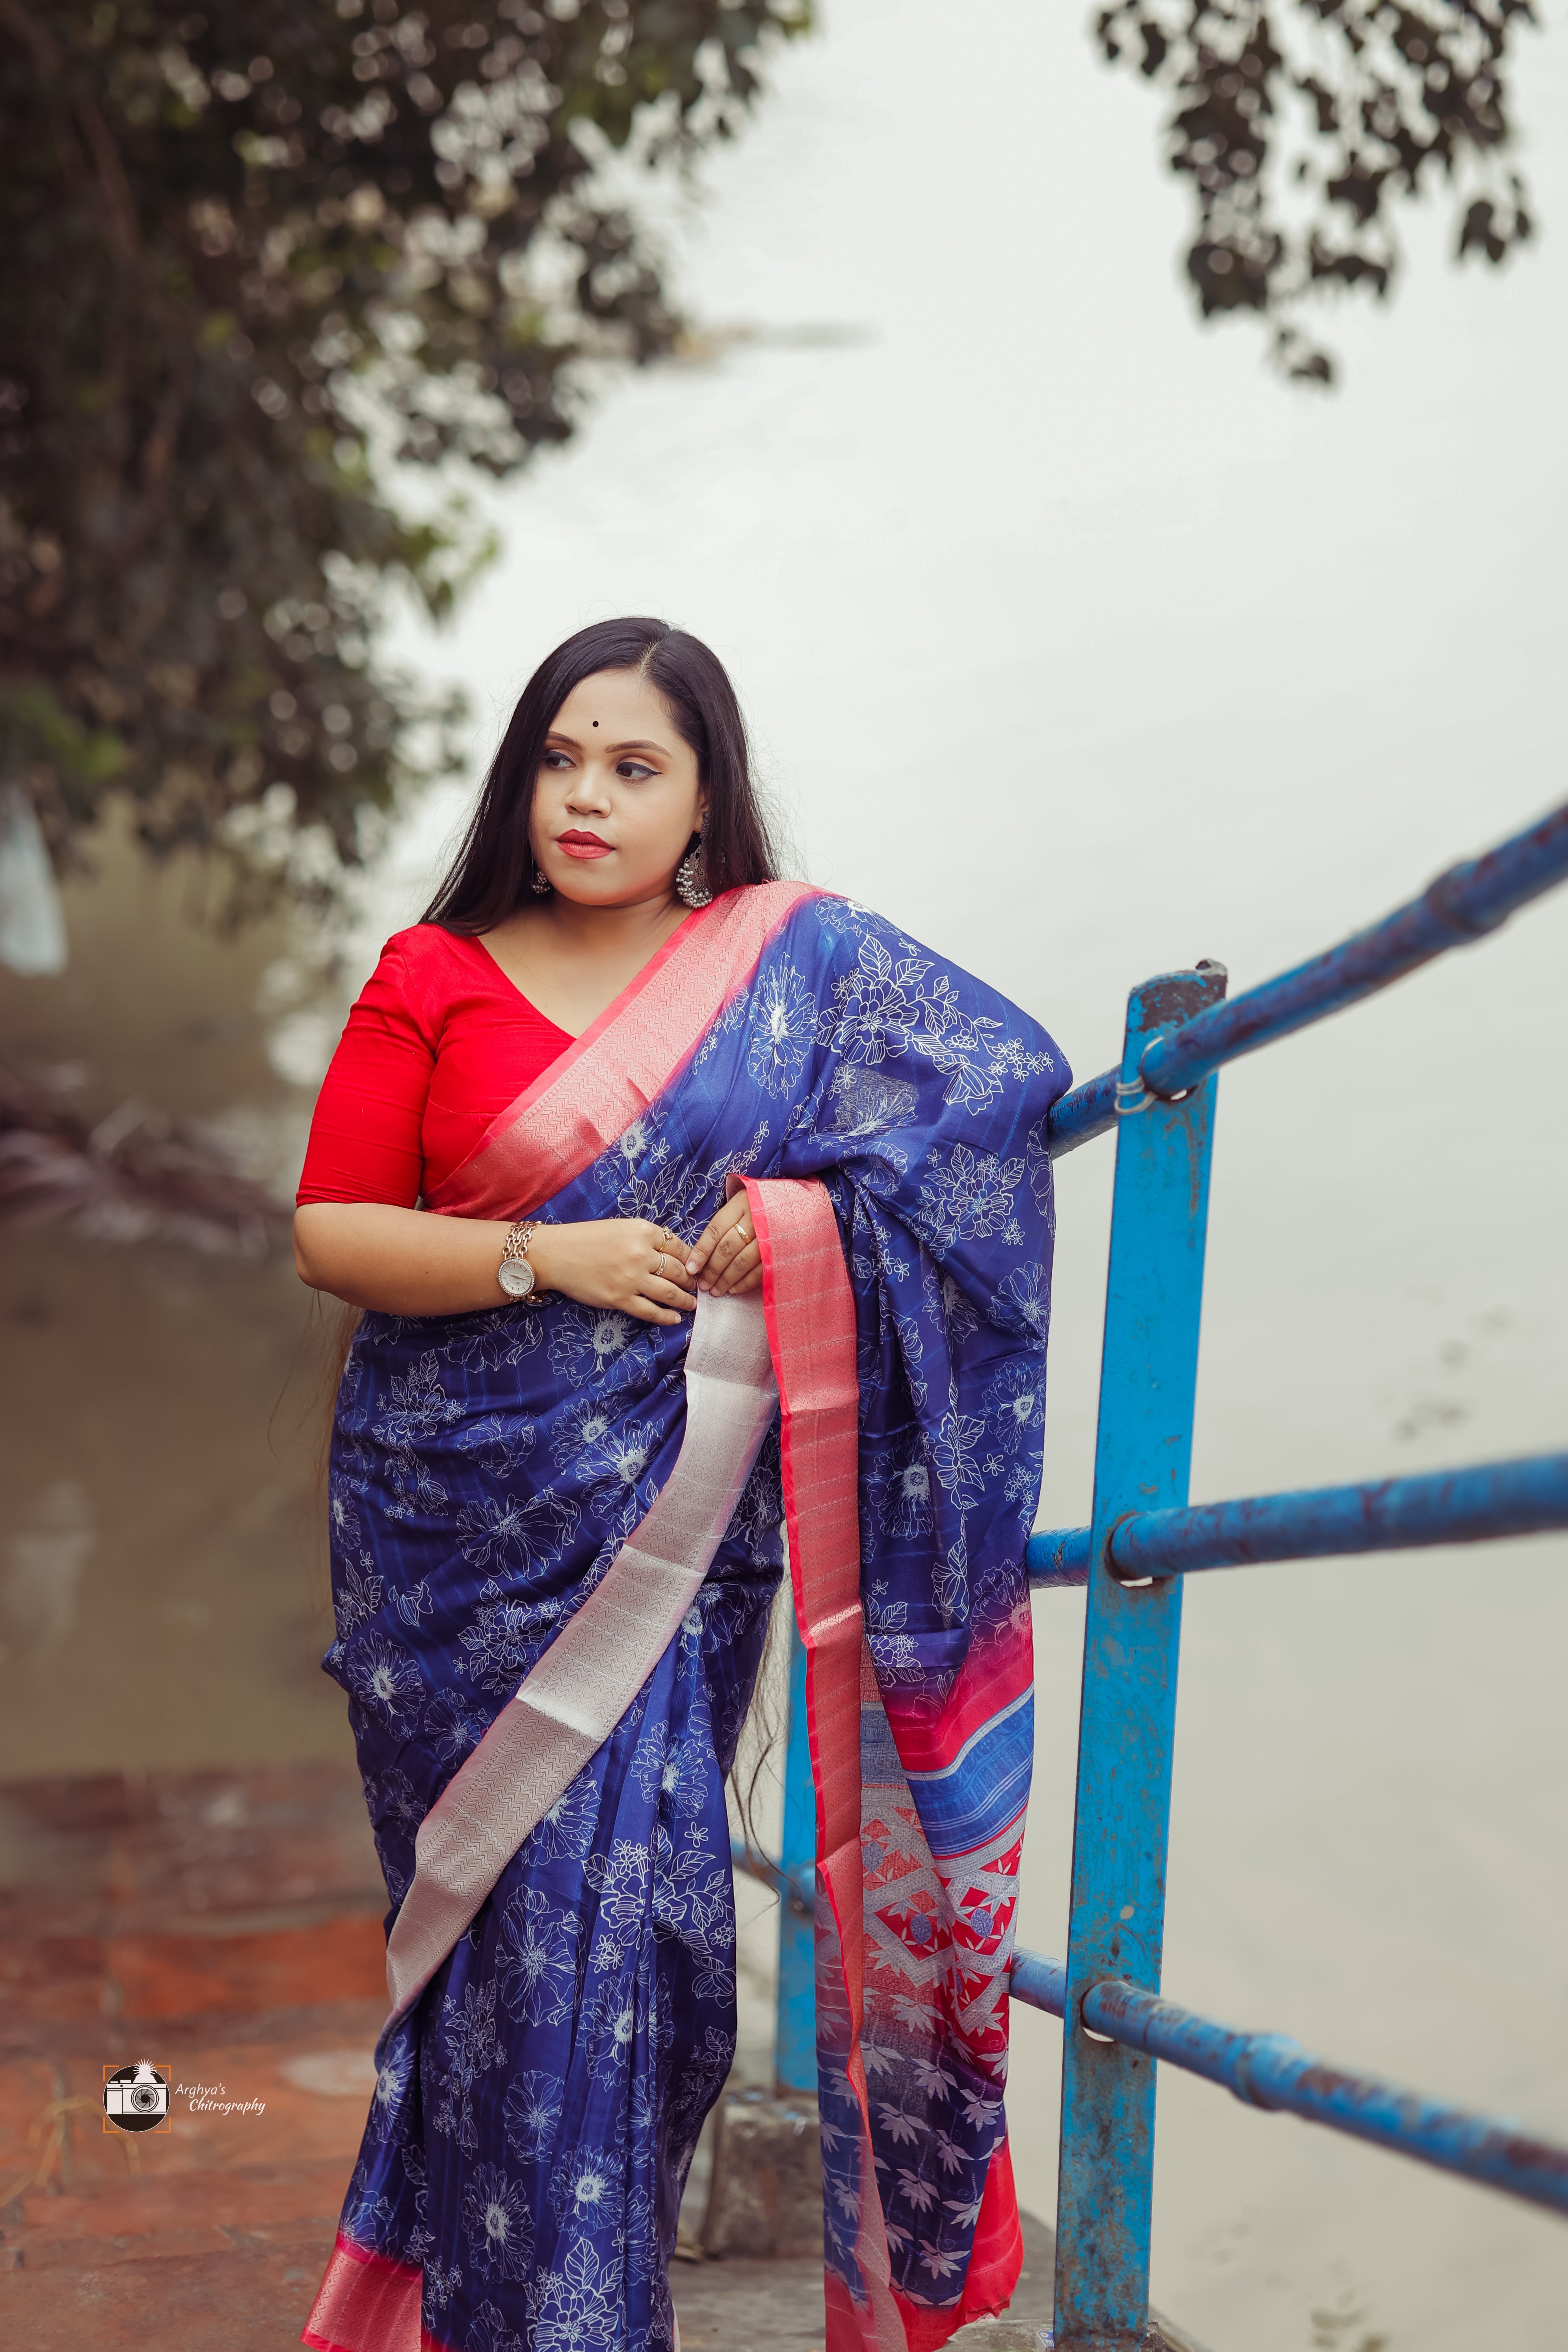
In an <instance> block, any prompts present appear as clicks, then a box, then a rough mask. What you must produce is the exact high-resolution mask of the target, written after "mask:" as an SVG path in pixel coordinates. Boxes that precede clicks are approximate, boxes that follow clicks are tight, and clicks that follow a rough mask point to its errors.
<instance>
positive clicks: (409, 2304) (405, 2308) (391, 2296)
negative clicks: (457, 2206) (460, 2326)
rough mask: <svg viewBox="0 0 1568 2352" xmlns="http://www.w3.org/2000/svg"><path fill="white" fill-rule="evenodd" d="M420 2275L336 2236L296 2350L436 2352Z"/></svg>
mask: <svg viewBox="0 0 1568 2352" xmlns="http://www.w3.org/2000/svg"><path fill="white" fill-rule="evenodd" d="M423 2285H424V2273H423V2272H422V2271H418V2270H416V2269H414V2268H413V2267H412V2265H411V2264H409V2263H399V2262H395V2261H394V2260H393V2258H392V2257H391V2256H390V2255H389V2254H378V2253H375V2252H373V2251H372V2249H371V2248H370V2247H368V2246H356V2245H355V2244H354V2242H353V2239H352V2238H345V2237H344V2236H343V2233H342V2231H341V2230H340V2231H339V2232H338V2242H337V2244H336V2245H335V2246H334V2247H333V2248H332V2252H331V2259H330V2261H329V2262H328V2263H327V2267H326V2271H325V2273H324V2274H323V2276H322V2279H321V2285H320V2287H319V2288H318V2289H317V2293H316V2300H315V2302H314V2303H313V2304H312V2305H310V2317H309V2319H307V2320H306V2322H305V2326H304V2329H303V2331H302V2333H301V2335H300V2343H301V2344H309V2345H310V2346H312V2347H314V2352H441V2347H440V2346H439V2345H438V2344H437V2341H436V2338H435V2337H434V2336H429V2335H426V2331H425V2326H424V2318H423V2313H422V2310H421V2298H422V2293H423Z"/></svg>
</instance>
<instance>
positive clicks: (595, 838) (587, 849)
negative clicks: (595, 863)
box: [555, 831, 613, 858]
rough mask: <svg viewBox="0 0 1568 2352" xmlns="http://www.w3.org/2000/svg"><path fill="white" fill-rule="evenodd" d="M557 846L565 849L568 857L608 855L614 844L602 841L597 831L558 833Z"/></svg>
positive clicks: (556, 837)
mask: <svg viewBox="0 0 1568 2352" xmlns="http://www.w3.org/2000/svg"><path fill="white" fill-rule="evenodd" d="M555 846H556V848H557V849H563V850H564V851H565V853H566V855H567V856H568V857H584V858H586V857H608V856H609V854H610V851H611V848H612V846H613V845H612V844H611V843H610V842H607V841H601V839H600V838H599V835H597V834H596V833H578V832H576V831H573V832H570V833H558V834H557V835H556V836H555Z"/></svg>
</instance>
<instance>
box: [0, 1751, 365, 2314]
mask: <svg viewBox="0 0 1568 2352" xmlns="http://www.w3.org/2000/svg"><path fill="white" fill-rule="evenodd" d="M0 1841H3V1845H4V1851H5V1856H6V1861H7V1864H8V1868H7V1883H6V1885H5V1886H4V1887H0V1955H3V1957H0V2342H3V2343H4V2345H5V2347H6V2352H12V2347H16V2352H57V2347H58V2352H88V2347H119V2346H126V2347H129V2346H132V2345H136V2346H139V2347H144V2346H146V2345H149V2344H152V2345H156V2346H157V2347H159V2352H263V2347H266V2352H282V2347H287V2346H291V2345H294V2344H296V2343H298V2341H299V2336H300V2327H301V2326H302V2325H303V2322H304V2318H305V2315H306V2313H307V2311H308V2310H309V2308H310V2302H311V2299H312V2297H313V2295H314V2294H315V2291H316V2287H317V2284H318V2283H319V2281H320V2278H321V2270H322V2266H323V2264H324V2263H325V2262H326V2259H327V2255H328V2253H329V2252H331V2243H332V2238H333V2234H334V2232H335V2231H336V2228H337V2219H338V2213H339V2210H340V2208H341V2206H342V2199H343V2193H344V2190H345V2189H346V2188H347V2186H348V2179H349V2175H350V2172H351V2171H352V2169H353V2162H354V2158H355V2155H356V2153H357V2151H358V2147H359V2140H360V2134H361V2131H362V2130H363V2125H364V2117H365V2111H366V2108H367V2106H368V2104H369V2099H370V2091H371V2086H372V2084H373V2082H374V2064H373V2062H372V2059H371V2052H372V2049H373V2047H374V2041H375V2035H376V2031H377V2028H378V2026H379V2025H380V2022H381V2020H382V2018H383V2016H384V2011H385V2005H386V1999H385V1983H384V1937H383V1934H382V1928H381V1922H380V1914H381V1912H382V1910H383V1908H384V1903H385V1895H384V1891H383V1888H382V1885H381V1879H380V1874H379V1872H378V1871H377V1869H376V1865H375V1856H374V1848H373V1847H372V1845H371V1843H370V1837H369V1832H368V1831H367V1829H366V1827H365V1821H364V1808H363V1799H362V1797H361V1794H360V1790H359V1787H358V1783H357V1780H355V1779H354V1776H353V1774H352V1773H350V1774H346V1775H345V1774H342V1773H333V1772H329V1771H325V1770H323V1769H321V1768H317V1767H312V1768H310V1769H307V1770H305V1771H303V1772H300V1773H298V1774H293V1775H290V1774H289V1773H286V1772H281V1771H277V1770H269V1771H265V1772H258V1773H247V1774H236V1773H215V1774H195V1775H184V1776H182V1775H174V1774H161V1775H147V1776H142V1777H138V1778H134V1779H132V1778H127V1779H115V1778H104V1779H97V1780H89V1781H43V1782H35V1783H32V1784H29V1785H27V1786H25V1787H21V1788H15V1787H13V1788H9V1789H5V1790H0ZM142 2058H148V2059H151V2060H152V2061H153V2063H155V2064H166V2065H168V2067H169V2068H170V2071H171V2075H172V2081H173V2086H174V2095H173V2100H172V2109H171V2113H172V2124H173V2128H172V2129H171V2130H169V2131H168V2132H163V2131H158V2132H142V2133H136V2134H130V2133H123V2132H120V2131H118V2130H116V2129H114V2128H113V2127H112V2126H110V2128H108V2129H106V2128H105V2126H104V2117H103V2110H102V2085H103V2069H104V2067H105V2065H113V2066H120V2065H126V2064H129V2063H132V2062H133V2061H135V2060H138V2059H142ZM198 2086H201V2089H198ZM203 2090H205V2095H206V2096H207V2097H208V2098H209V2099H214V2100H220V2101H221V2100H228V2101H232V2102H245V2103H247V2105H250V2104H251V2103H255V2107H254V2111H252V2112H249V2113H246V2114H243V2115H242V2114H235V2113H230V2114H227V2115H226V2114H223V2113H221V2112H216V2111H213V2110H212V2109H203V2107H202V2106H201V2105H200V2099H201V2095H202V2091H203Z"/></svg>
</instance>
